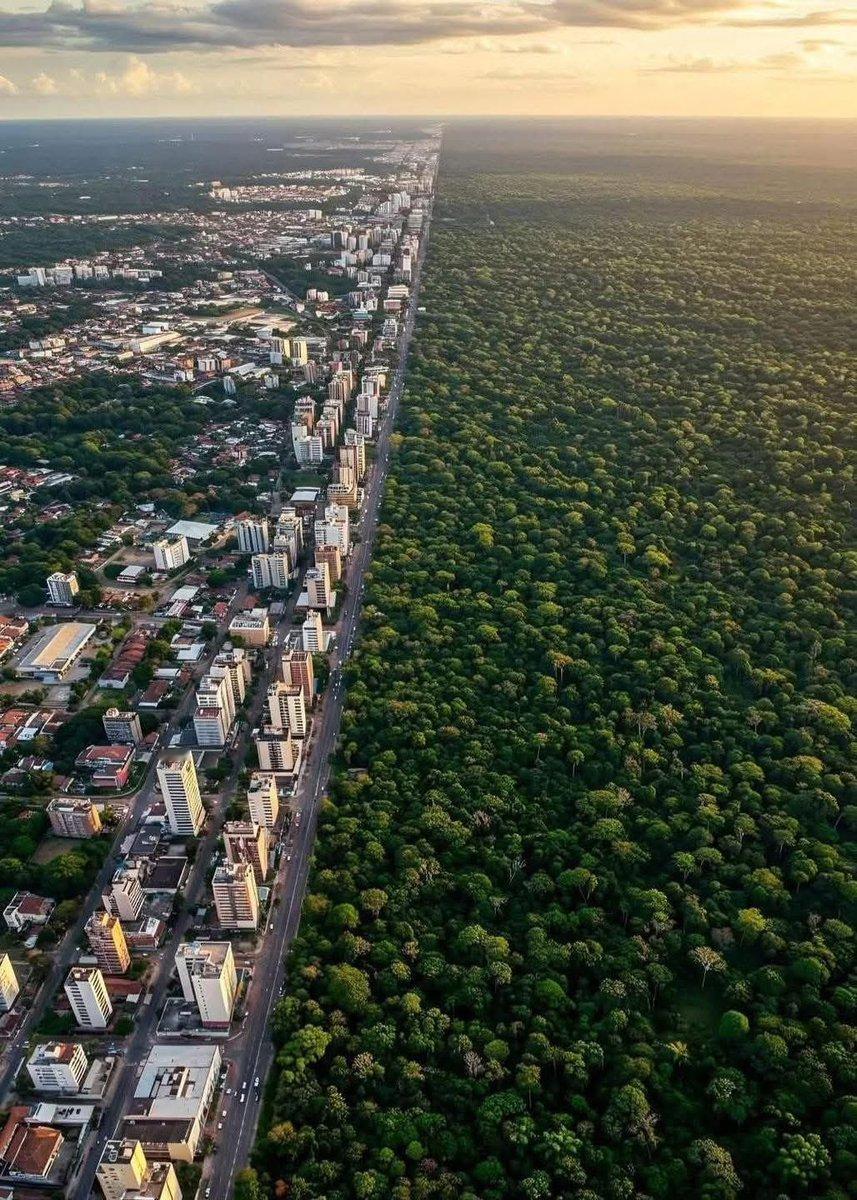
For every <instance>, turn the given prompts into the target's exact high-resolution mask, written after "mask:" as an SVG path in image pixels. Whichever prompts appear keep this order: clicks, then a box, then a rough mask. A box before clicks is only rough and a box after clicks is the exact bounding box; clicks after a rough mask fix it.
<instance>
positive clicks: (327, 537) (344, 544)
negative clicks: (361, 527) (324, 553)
mask: <svg viewBox="0 0 857 1200" xmlns="http://www.w3.org/2000/svg"><path fill="white" fill-rule="evenodd" d="M315 544H316V546H338V547H339V553H340V554H341V555H342V557H343V558H347V557H348V555H349V554H350V553H351V521H350V518H349V515H348V509H347V507H346V506H345V505H344V504H328V505H327V507H326V508H325V510H324V516H323V517H321V518H319V520H317V521H316V523H315Z"/></svg>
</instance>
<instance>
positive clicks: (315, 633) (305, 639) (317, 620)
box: [301, 609, 324, 654]
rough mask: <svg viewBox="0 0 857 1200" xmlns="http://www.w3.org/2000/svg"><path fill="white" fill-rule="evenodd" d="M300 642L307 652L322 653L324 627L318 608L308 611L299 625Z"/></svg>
mask: <svg viewBox="0 0 857 1200" xmlns="http://www.w3.org/2000/svg"><path fill="white" fill-rule="evenodd" d="M301 644H302V645H303V648H304V650H305V651H306V652H307V653H309V654H322V653H324V628H323V627H322V624H321V613H320V612H319V611H318V609H314V610H313V611H312V612H308V613H307V615H306V619H305V620H304V623H303V625H302V626H301Z"/></svg>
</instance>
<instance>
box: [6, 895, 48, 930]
mask: <svg viewBox="0 0 857 1200" xmlns="http://www.w3.org/2000/svg"><path fill="white" fill-rule="evenodd" d="M54 908H55V904H54V901H53V900H48V899H47V898H46V897H45V896H34V895H33V893H32V892H16V893H15V895H14V896H13V897H12V899H11V900H10V901H9V903H8V904H7V905H6V907H5V908H4V909H3V920H4V921H5V922H6V924H7V926H8V927H9V929H11V930H12V932H13V933H23V932H24V931H25V930H26V929H29V928H30V926H31V925H38V926H41V925H46V924H47V923H48V918H49V917H50V915H51V913H52V912H53V911H54Z"/></svg>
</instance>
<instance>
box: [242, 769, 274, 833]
mask: <svg viewBox="0 0 857 1200" xmlns="http://www.w3.org/2000/svg"><path fill="white" fill-rule="evenodd" d="M247 803H248V805H249V807H250V820H251V821H252V822H253V823H254V824H255V825H263V826H264V827H265V829H273V828H274V826H275V825H276V823H277V817H278V816H279V812H280V794H279V792H278V791H277V781H276V780H275V779H274V776H273V775H270V774H268V775H265V774H263V773H262V772H261V771H254V772H253V774H252V775H251V776H250V786H249V788H248V789H247Z"/></svg>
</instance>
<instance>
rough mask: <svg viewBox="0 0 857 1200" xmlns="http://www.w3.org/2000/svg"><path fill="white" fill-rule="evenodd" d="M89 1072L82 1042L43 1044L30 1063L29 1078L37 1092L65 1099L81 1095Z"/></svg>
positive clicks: (28, 1064) (30, 1058) (37, 1047)
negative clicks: (81, 1089) (81, 1088)
mask: <svg viewBox="0 0 857 1200" xmlns="http://www.w3.org/2000/svg"><path fill="white" fill-rule="evenodd" d="M88 1068H89V1060H88V1059H87V1057H86V1052H85V1051H84V1049H83V1046H81V1044H80V1042H42V1043H41V1044H40V1045H38V1046H36V1048H35V1050H34V1051H33V1053H32V1054H31V1055H30V1057H29V1059H28V1060H27V1074H28V1075H29V1076H30V1079H31V1080H32V1082H33V1087H34V1088H36V1090H37V1091H39V1092H55V1093H59V1094H61V1095H64V1096H73V1095H75V1094H76V1093H77V1092H79V1091H80V1086H81V1084H82V1083H83V1081H84V1079H85V1078H86V1072H87V1070H88Z"/></svg>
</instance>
